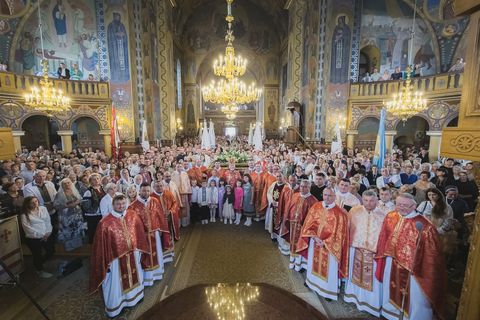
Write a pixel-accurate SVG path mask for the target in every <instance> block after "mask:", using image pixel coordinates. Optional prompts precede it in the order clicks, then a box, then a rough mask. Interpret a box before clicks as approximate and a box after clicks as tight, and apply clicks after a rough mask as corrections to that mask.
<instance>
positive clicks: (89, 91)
mask: <svg viewBox="0 0 480 320" xmlns="http://www.w3.org/2000/svg"><path fill="white" fill-rule="evenodd" d="M41 79H42V77H40V76H33V75H26V74H15V73H12V72H0V95H1V96H2V98H6V97H7V96H10V97H12V98H14V97H18V96H21V97H23V96H24V94H25V93H29V92H30V91H31V89H32V87H39V82H40V80H41ZM49 80H50V81H52V82H53V84H54V86H55V88H57V89H61V90H62V91H63V92H64V93H65V95H67V96H69V97H70V98H71V99H72V103H73V104H75V103H82V102H83V101H92V100H109V99H110V87H109V84H108V83H107V82H98V81H83V80H63V79H55V78H50V79H49Z"/></svg>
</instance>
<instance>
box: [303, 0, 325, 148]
mask: <svg viewBox="0 0 480 320" xmlns="http://www.w3.org/2000/svg"><path fill="white" fill-rule="evenodd" d="M320 2H321V1H319V0H314V1H306V3H305V12H304V16H303V23H304V26H303V50H302V105H303V107H304V109H303V110H304V121H305V122H304V124H305V138H306V139H308V140H310V139H313V138H314V137H315V120H316V117H315V107H316V101H317V76H318V71H317V68H318V64H319V61H318V58H319V56H318V49H319V40H320V37H319V32H320V19H321V17H320V8H319V6H320Z"/></svg>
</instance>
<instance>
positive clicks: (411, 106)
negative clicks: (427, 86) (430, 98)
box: [384, 0, 427, 123]
mask: <svg viewBox="0 0 480 320" xmlns="http://www.w3.org/2000/svg"><path fill="white" fill-rule="evenodd" d="M416 13H417V0H415V6H414V11H413V22H412V33H411V40H410V48H409V50H408V56H409V57H408V58H409V59H408V61H409V66H408V67H407V70H406V73H407V78H406V80H405V82H404V83H403V86H402V88H401V90H400V93H399V94H394V95H393V96H392V99H391V100H390V101H387V102H386V103H384V105H385V109H386V110H387V112H389V113H390V114H392V115H393V116H394V117H397V118H400V119H401V120H402V121H403V122H404V123H405V122H406V121H407V120H408V119H409V118H411V117H413V116H414V115H416V114H418V113H420V112H422V111H423V110H425V109H426V108H427V99H425V98H423V93H422V92H420V91H418V90H416V89H415V86H414V85H413V84H412V80H411V78H410V77H411V73H412V71H413V63H412V60H411V58H412V50H413V42H414V39H415V18H416Z"/></svg>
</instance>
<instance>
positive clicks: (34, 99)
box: [25, 59, 70, 115]
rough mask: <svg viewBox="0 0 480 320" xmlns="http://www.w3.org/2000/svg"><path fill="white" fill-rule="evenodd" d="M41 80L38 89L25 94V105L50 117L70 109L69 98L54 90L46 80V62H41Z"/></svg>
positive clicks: (51, 84)
mask: <svg viewBox="0 0 480 320" xmlns="http://www.w3.org/2000/svg"><path fill="white" fill-rule="evenodd" d="M42 66H43V78H42V79H41V80H40V83H39V84H40V88H38V87H33V88H32V90H31V92H30V93H27V94H25V104H26V105H27V106H29V107H31V108H34V109H35V110H38V111H43V112H46V113H47V114H48V115H52V114H54V113H57V112H65V111H67V110H68V109H70V98H68V97H66V96H64V95H63V92H62V90H60V89H56V88H55V87H54V84H53V82H52V81H50V80H49V79H48V60H47V59H43V60H42Z"/></svg>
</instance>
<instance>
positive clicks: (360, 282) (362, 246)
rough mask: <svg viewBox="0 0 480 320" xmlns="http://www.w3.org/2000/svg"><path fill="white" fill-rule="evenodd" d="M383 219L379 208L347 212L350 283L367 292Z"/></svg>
mask: <svg viewBox="0 0 480 320" xmlns="http://www.w3.org/2000/svg"><path fill="white" fill-rule="evenodd" d="M384 218H385V214H384V213H383V211H382V210H381V209H380V208H375V209H374V210H372V211H371V212H369V211H367V210H366V209H365V207H364V206H361V205H360V206H355V207H353V208H352V209H350V211H349V212H348V220H349V225H350V241H351V246H352V247H353V248H354V256H353V266H352V283H353V284H355V285H357V286H359V287H360V288H363V289H365V290H368V291H372V290H373V276H374V275H373V268H374V265H373V261H374V256H375V253H376V252H377V241H378V236H379V235H380V229H381V228H382V223H383V219H384Z"/></svg>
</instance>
